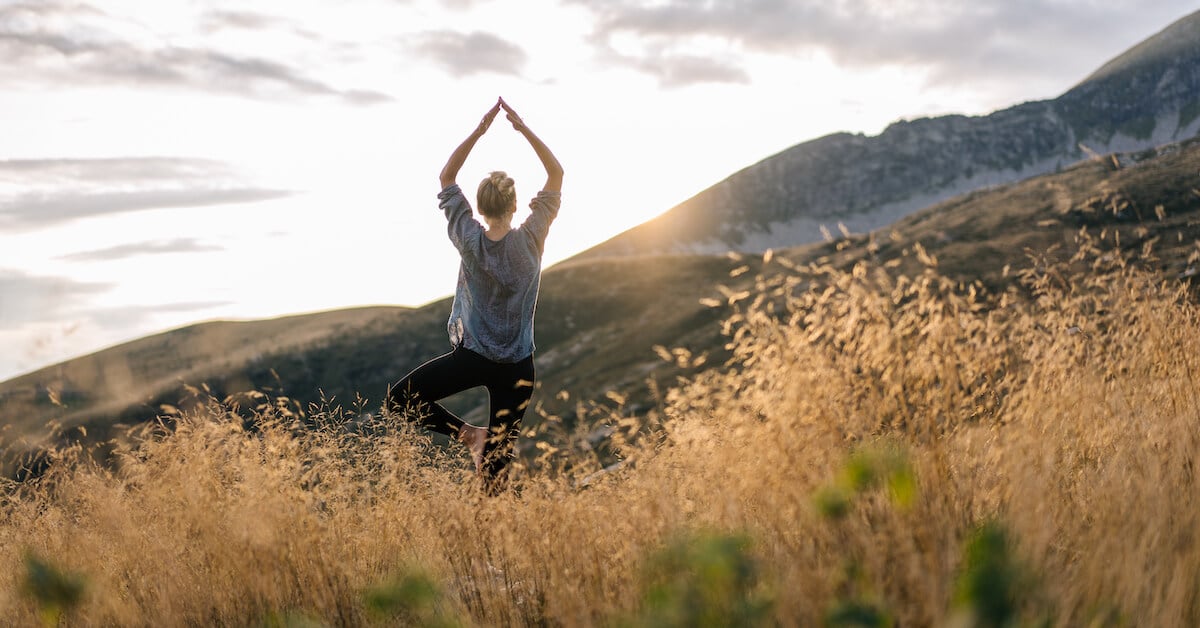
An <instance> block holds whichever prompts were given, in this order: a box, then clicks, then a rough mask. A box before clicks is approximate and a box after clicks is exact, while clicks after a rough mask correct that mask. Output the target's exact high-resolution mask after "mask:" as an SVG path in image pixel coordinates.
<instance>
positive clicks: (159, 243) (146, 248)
mask: <svg viewBox="0 0 1200 628" xmlns="http://www.w3.org/2000/svg"><path fill="white" fill-rule="evenodd" d="M222 250H224V248H223V247H220V246H217V245H215V244H207V243H204V242H201V241H199V240H197V239H196V238H175V239H173V240H148V241H146V242H132V243H130V244H120V245H117V246H110V247H107V248H103V249H95V250H92V251H81V252H79V253H71V254H70V255H63V256H60V257H59V258H58V259H60V260H63V261H68V262H107V261H112V260H119V259H126V258H130V257H138V256H141V255H164V254H172V253H206V252H211V251H222Z"/></svg>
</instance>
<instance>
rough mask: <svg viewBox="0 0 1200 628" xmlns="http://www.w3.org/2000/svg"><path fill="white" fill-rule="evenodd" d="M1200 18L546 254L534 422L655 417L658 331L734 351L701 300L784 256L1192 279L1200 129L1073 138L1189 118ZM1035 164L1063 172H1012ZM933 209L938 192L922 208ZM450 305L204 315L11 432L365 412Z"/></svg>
mask: <svg viewBox="0 0 1200 628" xmlns="http://www.w3.org/2000/svg"><path fill="white" fill-rule="evenodd" d="M1198 15H1200V14H1198ZM1198 19H1200V18H1198V16H1197V15H1193V16H1190V17H1188V18H1185V19H1184V20H1181V21H1180V22H1178V23H1176V24H1175V25H1172V26H1171V27H1170V28H1168V29H1167V30H1165V31H1163V33H1160V34H1159V35H1156V36H1155V37H1153V38H1151V39H1149V40H1147V41H1146V42H1143V43H1142V44H1139V45H1138V46H1135V47H1134V48H1133V49H1131V50H1130V51H1129V52H1128V53H1126V54H1125V55H1122V56H1121V57H1118V58H1117V59H1114V60H1113V61H1112V62H1110V63H1108V64H1106V65H1105V66H1104V67H1102V68H1101V69H1100V70H1098V71H1097V72H1096V73H1094V74H1093V75H1092V76H1090V77H1088V78H1087V79H1086V80H1084V81H1083V82H1082V83H1080V84H1079V85H1077V86H1076V87H1074V88H1073V89H1072V90H1071V91H1069V92H1068V93H1067V94H1064V95H1063V96H1062V97H1060V98H1058V99H1055V100H1053V101H1046V102H1042V103H1028V104H1026V105H1020V106H1018V107H1014V108H1011V109H1008V110H1005V111H1000V112H997V113H994V114H992V115H990V116H986V117H981V118H967V117H963V116H947V117H943V118H936V119H925V120H916V121H912V122H905V123H898V124H896V125H893V126H892V127H889V129H888V130H887V131H885V132H884V133H883V134H882V135H880V136H879V137H876V138H864V137H862V136H851V135H845V134H841V135H833V136H829V137H826V138H821V139H818V140H814V141H812V142H808V143H806V144H801V145H800V146H797V147H795V148H792V149H789V150H788V151H785V152H784V153H781V154H780V155H777V156H775V157H772V158H770V159H768V160H765V161H763V162H761V163H759V164H756V165H754V166H751V167H750V168H747V169H746V170H743V171H742V172H740V173H738V174H736V175H734V176H733V177H730V178H729V179H727V180H725V181H723V182H721V183H719V184H717V185H716V186H714V187H712V188H710V189H709V190H707V191H706V192H704V193H702V194H701V195H699V196H697V197H696V198H695V199H693V200H692V201H689V202H688V203H685V204H684V205H682V206H680V207H678V208H676V209H675V210H673V211H672V212H669V213H668V214H666V215H664V216H662V217H660V218H659V219H657V220H655V221H652V222H651V223H648V225H646V226H645V227H643V228H638V229H635V230H633V231H630V232H627V233H626V234H625V235H623V236H618V238H616V239H614V240H613V241H610V242H609V243H607V244H605V245H601V247H598V248H597V249H594V250H593V251H591V252H590V253H588V254H584V255H580V256H578V257H576V258H573V259H572V260H568V261H567V262H564V263H561V264H558V265H556V266H555V267H553V268H550V269H548V270H546V271H545V273H544V275H543V283H542V294H541V299H540V302H539V306H538V311H537V330H538V331H537V344H538V354H537V362H536V365H537V369H538V377H539V380H540V385H541V391H540V392H539V393H538V394H537V395H536V397H535V400H536V401H537V403H538V404H539V406H538V407H537V408H536V409H535V412H533V413H531V415H530V419H529V420H530V421H531V422H535V421H538V420H539V417H540V416H543V415H546V414H553V415H558V416H562V417H564V419H565V424H566V425H567V426H568V427H570V426H571V425H572V424H574V423H575V418H576V417H577V416H579V415H581V414H584V413H586V412H587V410H588V408H589V407H590V406H592V405H593V404H604V405H614V404H616V400H617V399H622V398H623V399H625V401H626V403H625V406H624V408H623V410H622V411H623V412H626V413H642V412H645V411H646V410H647V408H649V407H651V406H653V405H654V402H655V400H654V395H655V390H656V389H661V387H663V386H667V385H669V384H671V383H672V382H673V381H674V380H675V378H676V377H677V376H680V375H683V374H687V373H689V372H691V370H689V369H691V368H692V367H684V366H681V365H680V364H679V363H677V362H673V361H672V362H668V361H664V360H663V359H662V358H661V357H660V355H659V353H660V352H659V351H656V350H655V347H656V346H661V347H668V348H673V347H686V348H687V349H689V350H691V351H692V352H693V353H694V354H696V355H708V356H709V359H708V362H707V363H706V364H705V365H703V366H701V367H700V368H707V367H711V366H713V365H720V364H721V363H722V362H723V360H724V357H725V349H724V345H725V342H726V338H725V337H724V336H723V335H722V333H721V325H720V324H719V323H720V321H721V320H722V319H723V318H724V317H725V316H727V315H728V314H729V310H728V309H727V308H723V307H715V308H714V307H708V306H706V305H704V304H702V303H701V300H702V299H711V298H713V297H717V296H720V291H719V290H718V286H719V285H724V286H727V287H728V290H730V291H733V292H743V291H752V290H753V289H754V286H755V281H756V278H757V277H758V275H759V274H760V273H762V272H788V271H787V270H786V268H785V266H783V265H782V264H781V262H786V263H788V264H791V265H793V266H796V265H799V266H803V265H807V264H813V263H828V264H833V265H836V266H839V267H849V266H851V265H853V264H855V263H857V262H860V261H867V262H869V263H871V264H876V265H881V266H887V267H889V268H892V269H893V272H897V273H908V274H912V273H915V272H917V271H918V270H919V262H918V261H917V257H918V256H917V254H916V250H917V249H916V247H915V243H918V242H919V243H921V244H923V246H924V248H925V250H927V251H928V252H929V254H931V255H933V256H934V257H936V258H938V260H939V269H940V271H941V272H943V273H944V274H947V275H949V276H951V277H954V278H957V279H960V280H961V281H963V282H973V281H977V280H978V281H980V282H982V283H983V285H985V286H987V287H989V288H991V289H993V290H1004V289H1007V288H1009V287H1011V286H1012V285H1013V282H1014V281H1015V279H1014V274H1012V273H1006V272H1005V268H1006V267H1008V268H1010V269H1020V268H1022V267H1025V266H1027V265H1028V264H1029V261H1028V259H1027V254H1028V253H1030V252H1035V253H1036V252H1041V251H1045V250H1047V249H1050V248H1051V247H1056V246H1057V247H1059V248H1058V253H1057V254H1059V255H1063V254H1066V253H1065V252H1066V251H1069V250H1071V249H1072V248H1073V246H1074V238H1075V236H1076V234H1077V232H1078V230H1079V229H1080V228H1081V227H1091V228H1093V229H1095V230H1104V231H1105V234H1106V237H1108V238H1110V239H1109V240H1107V241H1109V242H1112V241H1114V239H1115V238H1116V237H1117V236H1118V235H1119V238H1120V239H1119V243H1120V244H1119V246H1121V247H1123V248H1127V249H1129V248H1132V249H1134V250H1138V249H1140V248H1141V247H1143V246H1146V245H1149V244H1151V243H1153V245H1154V247H1155V250H1156V251H1157V254H1158V258H1157V261H1156V262H1154V264H1153V266H1152V268H1153V269H1154V270H1156V271H1158V272H1161V273H1163V276H1164V278H1166V279H1169V280H1171V281H1177V280H1181V281H1195V280H1194V279H1192V278H1193V277H1195V276H1196V275H1197V271H1198V269H1200V178H1198V177H1197V173H1198V172H1200V140H1188V141H1184V142H1180V143H1175V144H1164V145H1163V146H1161V147H1159V148H1155V149H1143V150H1135V151H1132V152H1123V153H1121V154H1114V155H1110V156H1106V157H1104V158H1099V157H1096V158H1091V159H1086V160H1083V161H1079V158H1080V157H1081V156H1083V155H1084V154H1085V153H1084V152H1079V149H1078V148H1076V149H1075V150H1076V152H1074V153H1071V152H1070V146H1072V145H1074V144H1075V143H1076V142H1078V141H1081V139H1082V140H1086V141H1087V142H1092V143H1093V144H1089V146H1093V147H1094V146H1110V147H1111V146H1125V145H1128V146H1132V147H1135V148H1136V147H1140V146H1144V145H1149V144H1153V145H1155V146H1158V145H1159V144H1163V143H1164V142H1165V141H1166V140H1167V139H1169V138H1171V137H1176V136H1180V137H1182V136H1191V135H1194V134H1195V131H1196V128H1197V127H1198V126H1200V120H1198V119H1197V118H1198V117H1200V106H1198V105H1197V98H1196V94H1197V83H1198V76H1197V72H1200V63H1198V62H1200V55H1198V53H1197V50H1198V46H1197V36H1196V30H1197V28H1198V24H1200V22H1198ZM1167 78H1169V79H1170V80H1166V79H1167ZM1151 114H1153V115H1152V116H1151V117H1152V118H1153V124H1150V123H1149V122H1147V120H1149V119H1150V118H1148V117H1147V116H1150V115H1151ZM1109 120H1111V122H1109ZM1085 143H1086V142H1085ZM1039 172H1044V173H1046V174H1043V175H1041V176H1034V177H1032V178H1028V179H1025V180H1021V181H1019V182H1016V183H1004V182H1005V181H1010V180H1013V179H1017V178H1020V177H1025V176H1026V175H1029V174H1037V173H1039ZM979 186H984V187H982V188H980V187H979ZM955 191H961V192H963V193H962V194H957V195H955V194H953V193H954V192H955ZM751 192H754V194H751ZM938 199H940V201H939V202H936V203H935V202H934V201H938ZM734 201H736V203H735V202H734ZM927 201H928V202H927ZM922 204H927V205H931V206H929V207H927V208H926V209H924V210H921V211H916V210H918V209H920V206H921V205H922ZM901 214H903V215H904V217H903V218H902V219H900V220H898V221H896V222H892V219H893V218H894V217H895V216H899V215H901ZM827 219H831V220H832V222H833V223H834V224H836V222H837V221H839V220H840V221H843V222H845V223H846V224H847V225H848V226H850V227H851V229H852V230H854V231H858V232H860V233H858V234H853V235H850V236H842V235H838V232H837V231H836V230H834V231H833V236H834V237H833V238H832V240H831V241H828V242H826V241H821V242H816V243H808V244H802V245H800V246H795V247H790V248H789V247H777V248H776V250H775V251H774V255H773V257H774V258H776V259H774V260H772V261H771V262H770V263H768V264H766V265H765V266H764V263H763V258H762V257H761V256H758V255H753V256H746V257H744V258H743V257H740V256H738V255H736V254H734V255H731V256H726V255H723V254H722V255H714V254H702V253H679V252H677V251H705V250H709V249H713V250H715V249H724V248H726V247H732V248H735V249H738V248H740V249H744V250H751V251H757V250H758V249H760V248H765V247H766V246H769V245H772V243H773V242H774V241H775V240H773V238H775V236H779V237H780V238H781V239H780V241H781V242H784V243H792V242H802V241H805V240H795V239H794V237H795V236H796V234H797V233H799V232H798V231H796V230H797V229H799V228H800V227H801V226H805V225H807V226H810V227H813V228H814V229H815V225H817V224H818V223H820V222H822V221H825V220H827ZM885 220H886V221H887V223H888V224H890V226H889V227H887V228H886V229H877V230H874V231H871V232H869V233H868V232H865V231H866V230H867V229H866V227H865V226H864V225H874V226H875V227H878V226H880V224H876V223H877V222H879V221H885ZM856 221H860V222H856ZM664 234H666V235H664ZM714 234H716V235H714ZM785 236H786V237H785ZM606 247H607V248H606ZM656 247H657V248H656ZM606 250H607V251H608V252H607V253H606V252H605V251H606ZM621 251H625V253H621ZM655 251H665V252H661V253H659V254H654V252H655ZM626 253H636V254H635V255H634V254H626ZM731 273H732V274H731ZM449 309H450V307H449V301H448V300H443V301H439V302H436V303H431V304H429V305H427V306H424V307H421V308H415V309H414V308H388V307H378V308H361V309H351V310H339V311H334V312H323V313H319V314H310V315H303V316H294V317H288V318H280V319H274V320H268V321H255V322H236V323H235V322H216V323H205V324H200V325H194V326H190V327H186V328H183V329H178V330H174V331H169V332H165V333H162V334H157V335H154V336H150V337H147V338H142V339H140V340H137V341H134V342H130V343H126V344H123V345H120V346H117V347H113V348H110V349H106V350H104V351H101V352H98V353H95V354H92V355H89V356H85V357H81V358H78V359H74V360H70V361H67V362H63V363H61V364H58V365H55V366H51V367H48V368H44V369H41V370H39V371H36V372H34V373H30V374H27V375H24V376H22V377H18V378H15V379H12V380H9V381H6V382H2V383H0V449H8V450H10V451H16V452H20V451H25V450H37V449H38V448H40V447H43V446H45V445H46V444H50V443H53V442H59V441H61V439H62V438H63V436H61V435H62V434H65V435H67V437H69V438H82V439H84V440H89V441H99V440H104V439H106V438H108V437H109V436H112V435H114V434H115V433H116V432H118V431H119V430H120V426H121V425H123V424H132V423H140V422H143V421H147V420H152V419H154V418H155V417H156V416H157V415H159V414H162V413H166V412H169V411H170V410H171V407H174V408H183V409H186V408H187V407H188V406H189V405H191V404H194V403H197V402H198V400H199V399H200V398H202V397H204V396H206V395H209V394H211V395H212V396H215V397H217V398H218V399H220V398H223V397H225V396H226V395H231V394H236V393H240V392H244V391H250V390H258V391H264V392H267V393H269V394H271V395H274V396H283V395H285V396H287V397H288V403H289V404H291V405H292V406H293V407H298V408H301V409H303V408H305V407H307V405H308V404H310V403H315V402H318V401H320V400H321V399H322V398H323V397H324V398H326V399H333V400H334V403H336V404H339V405H342V406H344V407H354V406H356V405H358V403H359V402H358V395H362V397H363V398H364V399H363V401H362V402H361V404H362V410H363V412H364V413H365V412H370V411H373V410H376V409H378V408H379V406H380V403H381V401H382V397H383V394H384V392H385V391H386V389H387V386H388V384H389V383H391V382H393V381H395V380H397V379H399V378H400V377H401V376H403V375H404V374H405V373H406V372H407V371H408V370H410V369H412V368H414V367H416V366H417V365H419V364H420V363H421V362H423V361H424V360H427V359H429V358H430V357H433V356H435V355H437V354H439V353H440V352H442V351H445V350H446V349H447V348H448V344H447V340H446V332H445V320H446V317H447V315H448V313H449ZM609 391H616V392H617V393H619V394H615V395H612V396H609V395H606V393H607V392H609ZM560 392H562V393H563V394H559V393H560ZM482 400H483V397H482V393H481V392H480V391H475V392H472V393H468V394H465V395H463V396H460V397H458V398H456V399H454V400H452V401H451V402H450V403H449V404H448V405H450V407H451V408H452V409H454V410H456V411H458V412H461V413H464V414H466V416H467V418H468V419H475V420H478V419H479V418H480V417H481V412H480V409H481V408H480V405H481V404H480V402H481V401H482ZM9 470H11V469H9Z"/></svg>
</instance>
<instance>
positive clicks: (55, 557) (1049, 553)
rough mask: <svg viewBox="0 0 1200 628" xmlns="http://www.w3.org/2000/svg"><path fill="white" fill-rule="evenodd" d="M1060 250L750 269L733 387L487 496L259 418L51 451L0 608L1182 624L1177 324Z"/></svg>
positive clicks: (419, 444)
mask: <svg viewBox="0 0 1200 628" xmlns="http://www.w3.org/2000/svg"><path fill="white" fill-rule="evenodd" d="M1080 251H1081V253H1080V255H1078V256H1077V257H1076V259H1075V260H1074V261H1073V262H1071V263H1066V264H1061V265H1054V266H1051V265H1039V264H1037V263H1035V264H1034V265H1033V266H1032V267H1031V269H1030V270H1028V271H1026V273H1025V277H1024V283H1023V286H1024V288H1022V289H1014V291H1013V292H1010V293H1005V294H1001V295H985V294H983V293H982V292H981V291H980V290H979V289H978V287H973V286H961V285H959V284H957V283H956V282H953V281H950V280H947V279H945V278H943V277H941V276H940V275H938V274H937V271H936V269H935V268H933V267H932V260H929V261H930V263H931V267H930V268H927V269H926V270H925V271H924V272H922V273H921V274H918V275H917V276H914V277H908V278H906V277H893V276H890V275H888V274H887V273H885V272H883V271H882V270H881V269H876V270H873V269H870V268H868V267H866V266H865V265H859V266H856V267H855V268H854V269H853V270H852V271H851V272H840V271H835V270H833V269H831V268H821V267H807V268H789V267H788V266H789V263H788V262H787V260H784V259H779V258H776V259H775V260H771V261H769V262H768V263H766V264H764V265H763V266H762V268H763V273H764V274H763V275H761V276H760V278H759V281H758V282H757V284H758V285H757V287H756V290H754V291H751V292H749V293H744V292H743V293H738V294H732V293H731V294H729V295H728V296H729V301H731V302H733V303H734V313H733V314H732V316H731V317H730V319H729V321H728V323H727V326H728V330H729V333H730V336H731V337H730V343H731V350H732V352H733V355H734V358H733V361H732V362H731V364H730V368H726V369H713V370H709V371H706V372H705V373H704V374H702V375H700V376H698V377H696V378H694V379H693V380H691V381H689V382H681V383H680V385H679V386H678V387H676V388H675V389H673V390H670V391H665V392H664V393H663V403H662V407H661V408H660V409H659V410H657V411H656V412H654V413H653V414H652V415H651V416H650V417H648V418H641V419H634V418H631V417H622V416H620V415H619V414H618V415H613V416H609V417H607V418H606V419H605V420H606V421H607V428H608V429H607V431H606V432H605V433H606V434H607V435H608V436H607V440H606V442H605V443H603V447H598V446H597V445H596V442H595V439H594V436H595V433H596V432H594V431H593V432H591V433H590V434H589V433H585V432H584V431H579V432H574V433H570V434H567V433H564V432H562V431H560V430H557V429H556V425H557V424H556V422H555V421H554V420H553V419H552V418H551V419H548V420H547V421H546V422H545V423H544V426H545V427H544V428H540V429H539V431H538V433H531V434H526V435H525V438H526V442H532V443H536V447H534V448H533V450H534V452H535V453H536V454H537V455H536V456H530V458H529V459H528V460H524V461H523V462H522V464H521V465H519V466H520V467H521V468H519V469H518V470H517V482H516V485H517V486H518V488H519V490H518V491H516V492H513V493H511V494H507V495H505V496H502V497H499V498H486V497H484V496H483V495H482V494H481V493H480V491H479V490H478V487H477V486H476V485H475V483H474V481H473V480H472V478H471V476H470V474H469V473H468V472H467V471H466V469H465V466H464V464H465V457H464V456H463V455H462V451H461V450H460V449H457V448H451V449H450V450H449V451H445V450H442V449H440V448H437V447H432V446H430V445H429V443H428V441H427V440H425V439H424V438H423V437H421V436H420V435H417V434H414V433H412V432H411V431H409V430H408V429H407V428H405V427H404V425H403V423H402V422H400V421H397V420H392V419H387V418H384V419H380V420H379V421H378V422H377V423H374V424H372V425H369V426H366V427H362V426H359V427H358V428H357V429H355V430H350V429H347V426H348V424H346V423H345V421H344V419H343V417H342V414H341V413H339V412H337V411H333V410H330V411H326V412H324V413H317V414H316V415H315V416H316V417H317V419H318V420H316V421H315V422H314V421H312V420H310V421H309V422H308V423H306V424H304V425H301V424H300V423H298V422H297V420H296V419H294V418H293V417H291V416H290V415H289V412H288V410H287V408H286V405H284V406H281V407H279V408H272V407H266V406H264V407H262V408H260V409H259V410H258V412H257V413H256V414H255V415H254V416H253V417H252V418H250V419H245V418H243V416H242V415H241V414H240V413H238V412H235V411H234V410H233V409H231V408H229V407H228V406H223V405H221V404H216V403H214V404H212V405H210V406H209V407H208V409H207V410H205V411H204V412H201V413H199V414H197V415H194V416H190V417H182V418H179V419H177V420H176V421H175V422H174V423H173V424H172V429H171V430H167V429H166V428H157V429H152V430H147V431H144V432H142V433H141V434H140V436H139V437H138V438H136V439H133V440H132V441H130V442H131V443H132V444H131V445H129V446H128V447H127V448H125V449H124V450H123V451H122V453H121V454H120V457H119V464H118V465H116V466H115V467H114V468H98V467H95V466H93V465H91V464H88V463H86V462H82V461H81V457H80V456H78V452H77V451H75V450H66V451H62V452H59V453H58V454H57V456H58V458H57V460H56V461H55V463H54V464H52V465H51V466H50V468H49V470H48V471H47V473H46V474H45V475H43V476H42V477H41V478H39V479H37V480H35V481H30V482H27V483H25V484H23V485H14V486H11V487H9V489H8V490H7V491H6V492H5V493H4V497H3V499H4V500H5V501H4V502H3V505H2V512H0V565H7V566H8V567H9V568H8V569H5V570H3V571H2V572H0V619H2V620H3V622H4V623H12V624H31V623H36V622H37V621H38V610H39V604H38V602H37V600H38V599H41V600H42V602H41V609H42V611H43V614H42V618H43V620H45V621H47V622H53V621H56V620H58V619H60V618H61V619H62V620H63V621H64V623H68V624H72V625H111V624H121V625H172V624H198V625H209V624H216V625H248V624H249V625H254V624H264V623H265V624H275V625H299V624H300V623H302V622H304V621H319V622H323V623H327V624H331V625H361V624H371V623H382V624H402V625H403V624H425V625H531V624H532V625H544V624H549V625H568V626H574V625H606V624H615V625H639V624H643V623H644V624H659V625H662V624H676V625H690V624H708V625H723V624H727V623H745V624H752V623H757V622H761V623H766V624H782V625H814V624H820V623H821V622H823V621H829V622H831V623H837V622H843V623H846V622H850V621H851V620H852V619H854V618H858V619H861V620H864V621H876V622H880V623H878V624H877V625H883V624H885V623H886V622H889V621H891V622H896V623H898V624H900V625H1002V624H1003V623H1004V622H1009V623H1013V622H1016V623H1021V624H1026V623H1033V622H1039V621H1048V622H1049V623H1050V624H1052V625H1086V624H1091V623H1095V624H1097V625H1108V624H1113V625H1120V624H1124V623H1132V624H1138V625H1155V626H1173V625H1179V626H1182V625H1197V624H1200V545H1198V544H1197V540H1196V534H1197V530H1200V511H1198V510H1197V508H1196V507H1195V504H1197V503H1200V501H1198V500H1200V490H1198V486H1200V485H1198V484H1197V481H1196V477H1195V474H1196V468H1195V462H1196V458H1197V454H1198V453H1200V429H1198V425H1200V393H1198V389H1200V381H1198V380H1197V376H1196V373H1197V369H1200V357H1197V356H1200V334H1197V333H1196V332H1197V325H1198V323H1200V321H1198V320H1197V309H1196V306H1195V305H1194V302H1193V301H1192V300H1191V297H1190V296H1189V295H1188V294H1187V293H1186V292H1185V291H1184V288H1180V287H1179V285H1178V284H1172V285H1166V284H1162V283H1159V282H1158V280H1157V279H1155V278H1154V277H1151V276H1148V275H1145V274H1142V273H1140V272H1137V271H1134V270H1132V269H1130V268H1126V267H1125V266H1124V263H1123V260H1122V259H1121V258H1120V257H1119V256H1115V255H1114V254H1112V253H1105V254H1101V253H1100V252H1098V251H1095V250H1094V249H1093V248H1092V245H1091V244H1090V243H1089V242H1088V241H1087V240H1086V239H1085V240H1084V242H1083V243H1082V246H1081V248H1080ZM663 353H664V355H665V356H666V357H669V358H670V359H672V360H678V361H682V362H692V361H695V360H697V359H698V358H695V357H693V356H690V355H688V354H686V352H681V351H680V352H675V353H673V354H672V353H671V352H667V351H663ZM615 397H618V398H619V395H615ZM601 451H603V453H601ZM614 457H619V458H620V459H621V460H622V461H623V462H622V463H621V464H619V465H616V466H614V465H612V462H613V460H614V459H615V458H614ZM606 465H608V466H609V470H607V471H603V470H602V468H603V467H605V466H606ZM23 556H26V557H25V558H23ZM23 561H25V562H23ZM39 561H42V562H39ZM55 570H60V571H61V572H62V573H58V574H57V575H56V574H55ZM46 572H49V574H50V575H48V576H47V575H46ZM72 574H74V575H77V576H79V577H82V578H83V582H84V584H83V593H82V595H81V596H80V597H79V598H78V601H75V598H74V597H72V596H71V595H69V593H68V594H57V595H58V597H55V595H56V594H55V593H54V590H55V589H54V586H51V585H50V584H46V583H47V582H51V583H53V582H55V581H56V580H55V578H58V579H59V580H69V577H70V576H71V575H72ZM35 576H36V577H35ZM68 588H69V587H68ZM39 595H41V596H42V597H41V598H39V597H38V596H39ZM55 600H59V601H58V602H56V601H55ZM57 610H64V612H63V614H62V615H61V617H60V616H59V615H58V614H57Z"/></svg>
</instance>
